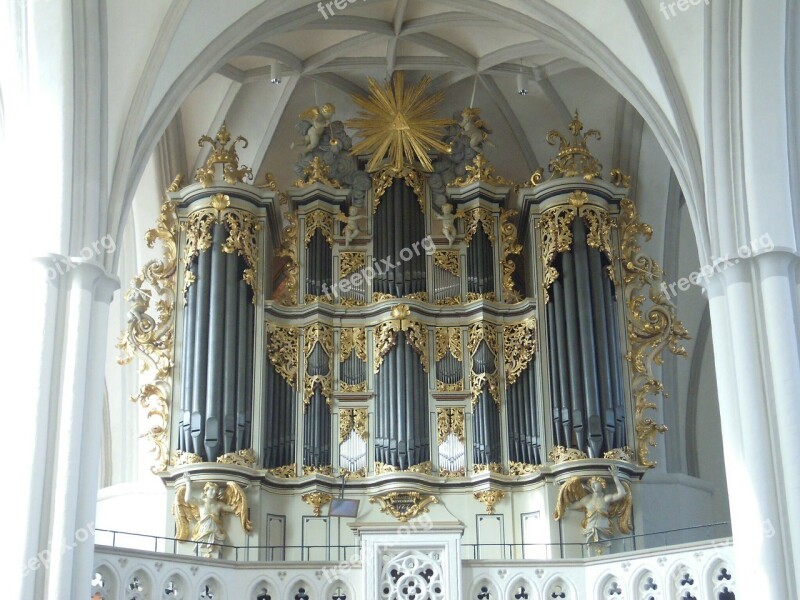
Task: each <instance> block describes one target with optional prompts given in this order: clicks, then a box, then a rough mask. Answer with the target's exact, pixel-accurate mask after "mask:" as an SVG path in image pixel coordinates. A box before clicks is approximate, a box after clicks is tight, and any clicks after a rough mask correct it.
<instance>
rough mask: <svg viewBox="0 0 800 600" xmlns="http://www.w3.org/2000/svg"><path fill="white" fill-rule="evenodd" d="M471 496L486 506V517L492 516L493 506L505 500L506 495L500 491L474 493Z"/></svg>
mask: <svg viewBox="0 0 800 600" xmlns="http://www.w3.org/2000/svg"><path fill="white" fill-rule="evenodd" d="M472 496H473V497H474V498H475V499H476V500H477V501H478V502H481V503H482V504H484V505H485V506H486V514H487V515H493V514H494V511H495V508H494V505H495V504H497V503H498V502H500V500H502V499H503V498H505V496H506V493H505V492H504V491H502V490H484V491H482V492H475V493H474V494H472Z"/></svg>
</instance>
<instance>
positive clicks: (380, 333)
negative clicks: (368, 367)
mask: <svg viewBox="0 0 800 600" xmlns="http://www.w3.org/2000/svg"><path fill="white" fill-rule="evenodd" d="M410 315H411V309H409V308H408V305H407V304H398V305H397V306H395V307H394V308H392V312H391V316H392V318H391V320H389V321H384V322H383V323H381V324H380V325H378V326H377V327H376V328H375V335H374V338H375V358H374V361H375V365H374V370H375V373H378V372H379V371H380V368H381V364H383V359H384V358H385V357H386V355H387V354H389V352H390V351H391V349H392V348H394V347H395V346H396V345H397V334H398V333H400V332H401V331H402V332H404V333H405V335H406V343H408V345H409V346H411V347H412V348H413V349H414V351H415V352H416V353H417V354H418V355H419V360H420V363H422V368H423V369H424V370H425V372H426V373H427V372H428V329H427V328H426V327H425V326H424V325H422V324H421V323H419V322H418V321H416V320H414V319H409V318H408V317H409V316H410Z"/></svg>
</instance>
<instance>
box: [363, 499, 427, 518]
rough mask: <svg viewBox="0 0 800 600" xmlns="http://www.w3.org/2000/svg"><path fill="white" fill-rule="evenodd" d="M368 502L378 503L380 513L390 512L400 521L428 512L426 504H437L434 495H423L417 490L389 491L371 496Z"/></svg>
mask: <svg viewBox="0 0 800 600" xmlns="http://www.w3.org/2000/svg"><path fill="white" fill-rule="evenodd" d="M369 503H370V504H380V509H381V512H382V513H386V514H390V515H391V516H393V517H394V518H395V519H397V520H398V521H401V522H406V521H408V520H409V519H413V518H414V517H416V516H419V515H420V514H422V513H426V512H428V505H429V504H431V503H433V504H437V503H438V500H437V499H436V496H423V495H422V494H420V493H419V492H389V493H388V494H384V495H382V496H373V497H372V498H370V499H369Z"/></svg>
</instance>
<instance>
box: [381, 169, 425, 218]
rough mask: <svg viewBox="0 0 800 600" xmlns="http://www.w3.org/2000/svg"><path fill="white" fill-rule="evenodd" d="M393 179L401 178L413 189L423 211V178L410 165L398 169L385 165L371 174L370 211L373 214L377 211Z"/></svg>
mask: <svg viewBox="0 0 800 600" xmlns="http://www.w3.org/2000/svg"><path fill="white" fill-rule="evenodd" d="M395 179H402V180H403V181H405V182H406V185H408V187H410V188H411V189H412V190H414V195H416V197H417V203H419V209H420V210H421V211H422V212H423V213H424V212H425V178H424V176H423V175H422V174H421V173H420V172H419V171H417V170H416V169H413V168H411V167H403V168H402V169H399V170H398V169H395V168H394V167H386V168H385V169H383V170H381V171H379V172H378V173H375V174H374V175H373V176H372V190H373V194H372V213H373V214H375V213H376V212H377V211H378V207H379V206H380V204H381V199H382V198H383V195H384V194H385V193H386V190H388V189H389V188H390V187H391V185H392V183H393V182H394V180H395Z"/></svg>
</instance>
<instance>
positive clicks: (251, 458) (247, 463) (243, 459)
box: [217, 448, 256, 467]
mask: <svg viewBox="0 0 800 600" xmlns="http://www.w3.org/2000/svg"><path fill="white" fill-rule="evenodd" d="M217 462H218V463H220V464H223V465H237V466H240V467H254V466H255V464H256V453H255V452H254V451H253V449H252V448H247V449H245V450H238V451H237V452H228V453H227V454H223V455H222V456H218V457H217Z"/></svg>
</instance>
